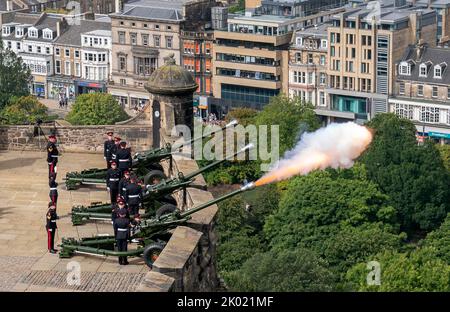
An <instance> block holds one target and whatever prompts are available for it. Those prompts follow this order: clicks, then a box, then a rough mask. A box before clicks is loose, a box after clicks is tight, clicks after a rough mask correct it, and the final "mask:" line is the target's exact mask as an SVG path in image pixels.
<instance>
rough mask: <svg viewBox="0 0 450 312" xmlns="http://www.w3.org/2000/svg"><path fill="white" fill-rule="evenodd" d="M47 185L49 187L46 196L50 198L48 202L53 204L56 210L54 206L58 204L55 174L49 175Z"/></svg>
mask: <svg viewBox="0 0 450 312" xmlns="http://www.w3.org/2000/svg"><path fill="white" fill-rule="evenodd" d="M48 184H49V186H50V193H49V194H48V196H49V197H50V200H51V202H52V203H53V205H55V210H56V207H57V205H56V204H57V202H58V183H56V174H55V173H52V174H50V178H49V182H48Z"/></svg>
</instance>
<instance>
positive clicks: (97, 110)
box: [66, 93, 128, 125]
mask: <svg viewBox="0 0 450 312" xmlns="http://www.w3.org/2000/svg"><path fill="white" fill-rule="evenodd" d="M127 118H128V115H127V114H126V113H125V111H124V110H123V108H122V107H121V106H120V104H119V103H118V102H117V101H116V100H115V99H114V97H113V96H112V95H111V94H105V93H93V94H82V95H80V96H78V97H77V99H76V101H75V104H74V105H73V106H72V109H71V111H70V112H69V114H67V116H66V120H67V121H69V122H70V123H71V124H73V125H110V124H114V123H116V122H118V121H123V120H126V119H127Z"/></svg>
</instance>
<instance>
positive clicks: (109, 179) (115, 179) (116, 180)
mask: <svg viewBox="0 0 450 312" xmlns="http://www.w3.org/2000/svg"><path fill="white" fill-rule="evenodd" d="M109 181H119V179H109Z"/></svg>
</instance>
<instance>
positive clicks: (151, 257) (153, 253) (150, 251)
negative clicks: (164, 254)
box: [142, 243, 163, 269]
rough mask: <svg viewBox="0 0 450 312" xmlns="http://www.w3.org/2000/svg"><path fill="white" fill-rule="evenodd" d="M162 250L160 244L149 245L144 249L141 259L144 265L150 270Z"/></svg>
mask: <svg viewBox="0 0 450 312" xmlns="http://www.w3.org/2000/svg"><path fill="white" fill-rule="evenodd" d="M162 250H163V246H161V245H160V244H157V243H155V244H151V245H148V246H147V247H145V249H144V253H143V254H142V257H143V258H144V261H145V264H146V265H147V266H148V267H149V268H150V269H151V268H152V267H153V263H154V262H155V261H156V259H158V256H159V254H160V253H161V251H162Z"/></svg>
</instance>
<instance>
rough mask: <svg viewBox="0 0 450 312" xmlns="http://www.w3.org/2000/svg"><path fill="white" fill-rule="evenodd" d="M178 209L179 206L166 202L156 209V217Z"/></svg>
mask: <svg viewBox="0 0 450 312" xmlns="http://www.w3.org/2000/svg"><path fill="white" fill-rule="evenodd" d="M176 209H177V206H175V205H172V204H164V205H162V206H161V207H159V208H158V210H156V218H157V219H159V218H160V217H161V216H163V215H165V214H168V213H172V212H174V211H175V210H176Z"/></svg>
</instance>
